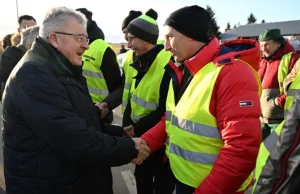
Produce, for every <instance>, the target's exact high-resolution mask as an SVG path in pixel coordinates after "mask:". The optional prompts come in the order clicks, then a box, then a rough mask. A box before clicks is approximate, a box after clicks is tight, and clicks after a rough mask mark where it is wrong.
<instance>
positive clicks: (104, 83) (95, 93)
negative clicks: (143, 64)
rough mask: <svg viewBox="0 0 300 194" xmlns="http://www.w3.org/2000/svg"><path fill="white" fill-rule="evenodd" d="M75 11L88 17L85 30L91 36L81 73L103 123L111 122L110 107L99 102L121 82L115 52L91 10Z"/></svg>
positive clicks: (81, 9)
mask: <svg viewBox="0 0 300 194" xmlns="http://www.w3.org/2000/svg"><path fill="white" fill-rule="evenodd" d="M77 11H80V12H81V13H83V14H84V15H85V16H86V18H87V19H88V26H87V32H88V36H89V37H91V38H92V39H91V40H90V42H89V49H88V50H86V51H85V52H84V54H83V57H82V59H83V75H84V76H85V78H86V80H87V86H88V89H89V93H90V95H91V97H92V100H93V102H94V103H95V105H96V107H98V108H99V111H100V112H101V119H102V120H103V121H104V122H105V123H111V122H112V121H113V118H114V117H113V112H112V109H110V110H108V109H106V108H103V107H100V103H101V102H102V101H103V100H104V99H105V98H106V97H107V96H108V95H109V94H110V93H112V92H114V91H115V90H116V89H117V88H118V87H119V86H120V85H121V84H122V77H121V72H120V68H119V64H118V61H117V57H116V53H115V52H114V50H113V48H112V46H111V45H110V44H108V43H107V42H105V41H104V40H103V37H104V35H103V33H101V32H102V30H101V29H100V28H99V27H98V26H97V24H96V22H94V21H93V20H92V15H93V14H92V12H91V11H89V10H87V9H86V8H79V9H77ZM89 21H90V22H89ZM89 25H92V27H90V26H89Z"/></svg>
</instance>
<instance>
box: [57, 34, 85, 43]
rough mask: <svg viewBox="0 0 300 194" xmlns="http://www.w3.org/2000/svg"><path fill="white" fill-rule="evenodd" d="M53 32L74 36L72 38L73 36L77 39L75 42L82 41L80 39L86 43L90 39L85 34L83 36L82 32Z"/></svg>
mask: <svg viewBox="0 0 300 194" xmlns="http://www.w3.org/2000/svg"><path fill="white" fill-rule="evenodd" d="M54 33H56V34H63V35H69V36H74V38H75V40H77V42H82V41H85V42H86V43H89V42H90V39H89V38H88V37H87V36H85V35H84V34H72V33H67V32H54Z"/></svg>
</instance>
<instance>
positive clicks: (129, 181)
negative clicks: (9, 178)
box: [0, 104, 250, 194]
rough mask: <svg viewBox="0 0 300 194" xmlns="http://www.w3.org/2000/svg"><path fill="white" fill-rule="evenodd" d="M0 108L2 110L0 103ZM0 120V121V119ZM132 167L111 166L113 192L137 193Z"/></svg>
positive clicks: (1, 185)
mask: <svg viewBox="0 0 300 194" xmlns="http://www.w3.org/2000/svg"><path fill="white" fill-rule="evenodd" d="M0 110H2V108H1V104H0ZM1 112H2V111H1ZM114 113H115V120H114V124H117V125H120V124H121V122H122V117H121V114H120V113H121V110H120V108H117V109H116V110H115V111H114ZM1 117H2V116H1ZM0 120H1V121H2V119H0ZM1 121H0V127H1V129H2V123H1ZM1 134H2V133H1ZM0 142H2V135H0ZM133 169H134V165H133V164H128V165H124V166H121V167H115V168H112V171H113V179H114V193H115V194H136V193H137V192H136V189H135V179H134V176H133ZM0 194H5V181H4V177H3V149H2V143H1V144H0ZM246 194H250V191H248V192H246Z"/></svg>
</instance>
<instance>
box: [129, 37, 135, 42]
mask: <svg viewBox="0 0 300 194" xmlns="http://www.w3.org/2000/svg"><path fill="white" fill-rule="evenodd" d="M134 38H136V37H135V36H128V37H127V41H128V42H131V41H132V40H133V39H134Z"/></svg>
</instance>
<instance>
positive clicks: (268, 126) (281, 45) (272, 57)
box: [258, 29, 299, 140]
mask: <svg viewBox="0 0 300 194" xmlns="http://www.w3.org/2000/svg"><path fill="white" fill-rule="evenodd" d="M259 42H260V47H261V51H262V59H261V61H260V68H259V70H258V75H259V77H260V80H261V82H262V88H263V90H262V95H261V98H260V104H261V109H262V115H261V123H262V139H263V140H264V139H265V138H266V137H267V136H268V135H269V134H270V133H271V132H273V131H274V130H275V128H276V127H277V126H278V125H279V124H280V123H281V122H282V121H283V118H284V104H285V101H286V94H284V89H283V81H284V79H285V77H286V76H287V75H288V74H289V72H290V71H291V70H292V68H293V67H294V64H295V62H296V61H297V60H298V58H299V55H298V54H297V53H296V52H295V49H294V48H293V47H292V46H291V44H290V43H289V42H287V41H286V40H285V39H284V37H282V36H281V34H280V30H279V29H268V30H265V31H263V32H261V33H260V35H259Z"/></svg>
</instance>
